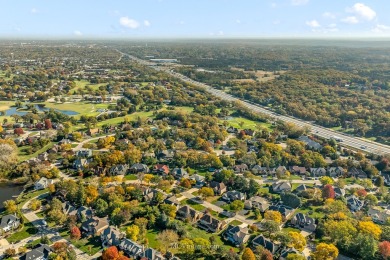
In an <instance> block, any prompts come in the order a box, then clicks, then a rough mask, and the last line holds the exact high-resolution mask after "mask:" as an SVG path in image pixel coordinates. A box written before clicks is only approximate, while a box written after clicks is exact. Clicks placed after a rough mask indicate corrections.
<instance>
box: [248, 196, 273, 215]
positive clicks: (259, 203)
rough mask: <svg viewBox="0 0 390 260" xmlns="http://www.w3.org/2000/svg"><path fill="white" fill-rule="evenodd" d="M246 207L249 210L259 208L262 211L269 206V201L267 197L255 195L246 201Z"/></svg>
mask: <svg viewBox="0 0 390 260" xmlns="http://www.w3.org/2000/svg"><path fill="white" fill-rule="evenodd" d="M244 208H245V209H247V210H251V209H259V210H260V212H265V211H266V210H267V209H268V208H269V203H268V201H267V200H266V199H265V198H262V197H259V196H254V197H251V198H250V199H248V200H246V201H245V204H244Z"/></svg>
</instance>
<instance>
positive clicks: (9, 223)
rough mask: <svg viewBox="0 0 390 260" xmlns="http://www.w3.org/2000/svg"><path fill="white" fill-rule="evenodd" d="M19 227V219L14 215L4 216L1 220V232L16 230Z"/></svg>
mask: <svg viewBox="0 0 390 260" xmlns="http://www.w3.org/2000/svg"><path fill="white" fill-rule="evenodd" d="M19 225H20V219H19V218H18V217H17V216H16V215H11V214H9V215H5V216H3V217H2V218H1V222H0V229H1V230H3V232H8V231H10V230H13V229H16V228H18V227H19Z"/></svg>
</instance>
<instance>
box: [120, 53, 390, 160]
mask: <svg viewBox="0 0 390 260" xmlns="http://www.w3.org/2000/svg"><path fill="white" fill-rule="evenodd" d="M118 52H120V51H118ZM120 53H121V54H122V55H126V56H128V57H129V58H131V59H132V60H134V61H136V62H139V63H141V64H143V65H145V66H150V67H151V68H154V69H155V70H158V71H164V72H166V73H168V74H170V75H171V76H173V77H176V78H179V79H181V80H183V81H185V82H187V83H191V84H193V85H196V86H199V87H202V88H204V89H205V90H206V91H207V92H209V93H211V94H213V95H215V96H217V97H219V98H221V99H224V100H227V101H233V102H238V101H239V102H240V103H241V104H242V105H243V106H245V107H247V108H249V109H250V110H252V111H254V112H258V113H262V114H266V115H268V116H270V117H272V118H274V119H278V120H282V121H284V122H291V123H294V124H296V125H298V126H301V127H303V126H307V127H310V129H311V131H312V133H313V134H314V135H317V136H320V137H323V138H331V137H334V136H337V137H340V138H341V139H342V142H340V145H342V146H345V147H350V148H354V149H356V150H360V151H363V152H368V153H373V154H379V155H384V154H390V146H388V145H384V144H380V143H377V142H372V141H369V140H365V139H362V138H358V137H353V136H349V135H346V134H343V133H340V132H336V131H333V130H331V129H328V128H325V127H322V126H319V125H316V124H313V123H310V122H306V121H304V120H301V119H298V118H295V117H292V116H283V115H280V114H277V113H274V112H272V111H270V110H269V109H267V108H266V107H262V106H260V105H255V104H253V103H252V102H250V101H246V100H242V99H238V98H236V97H233V96H232V95H230V94H227V93H225V92H224V91H222V90H218V89H215V88H212V87H211V86H208V85H206V84H204V83H201V82H198V81H195V80H192V79H190V78H188V77H186V76H184V75H182V74H180V73H177V72H173V71H171V70H170V69H169V68H165V67H158V66H153V64H152V63H150V62H147V61H145V60H141V59H138V58H137V57H134V56H132V55H129V54H126V53H123V52H120Z"/></svg>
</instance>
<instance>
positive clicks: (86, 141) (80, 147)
mask: <svg viewBox="0 0 390 260" xmlns="http://www.w3.org/2000/svg"><path fill="white" fill-rule="evenodd" d="M114 135H115V134H109V135H104V136H98V137H93V138H89V139H86V140H84V141H82V142H80V143H79V144H78V145H77V146H76V147H74V148H73V151H78V150H81V149H82V148H83V145H84V144H86V143H89V142H91V141H93V140H98V139H100V138H104V137H107V136H114Z"/></svg>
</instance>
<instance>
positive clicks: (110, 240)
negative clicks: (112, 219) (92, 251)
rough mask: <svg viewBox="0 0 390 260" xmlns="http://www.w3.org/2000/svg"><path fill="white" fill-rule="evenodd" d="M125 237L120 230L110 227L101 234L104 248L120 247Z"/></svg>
mask: <svg viewBox="0 0 390 260" xmlns="http://www.w3.org/2000/svg"><path fill="white" fill-rule="evenodd" d="M124 237H125V234H123V233H122V232H121V231H120V230H119V229H117V228H115V227H111V226H109V227H108V228H106V229H104V230H103V232H102V233H101V234H100V240H101V241H102V247H110V246H118V245H119V243H120V241H121V240H122V239H123V238H124Z"/></svg>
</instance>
